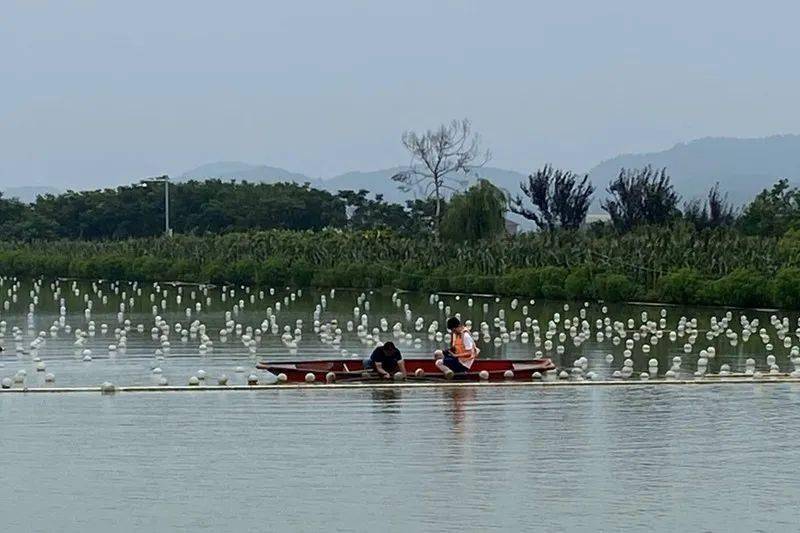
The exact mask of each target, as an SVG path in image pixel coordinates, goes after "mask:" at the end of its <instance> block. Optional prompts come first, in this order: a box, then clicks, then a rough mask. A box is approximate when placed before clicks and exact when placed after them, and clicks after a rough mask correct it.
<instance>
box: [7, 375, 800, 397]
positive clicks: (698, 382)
mask: <svg viewBox="0 0 800 533" xmlns="http://www.w3.org/2000/svg"><path fill="white" fill-rule="evenodd" d="M248 381H249V380H248ZM786 383H793V384H800V377H792V376H791V375H780V376H777V375H765V376H763V377H753V376H748V375H737V376H720V375H706V376H704V377H703V378H702V379H647V380H619V379H607V380H597V381H590V380H580V381H570V380H560V379H559V380H552V381H550V380H534V381H463V382H459V381H427V382H425V381H419V382H413V381H377V382H361V383H333V382H325V383H323V382H320V383H276V384H272V385H262V384H255V383H254V384H252V385H224V384H219V385H200V383H199V382H195V381H194V380H191V379H190V382H189V385H187V386H172V385H166V386H160V385H159V386H150V385H135V386H127V387H117V386H115V385H113V384H112V383H108V382H105V383H103V384H102V385H100V386H97V387H7V388H6V387H3V388H2V389H0V394H37V393H47V394H59V393H64V394H65V393H102V394H116V393H150V392H163V393H169V392H245V391H249V392H253V391H275V390H299V389H302V390H310V389H320V390H321V389H325V390H330V389H397V388H401V389H430V388H440V389H454V388H455V389H457V388H473V387H481V388H486V387H488V388H503V387H513V388H532V389H536V388H551V387H556V388H563V387H634V388H641V387H658V386H669V387H676V386H687V387H691V386H698V387H702V386H706V385H780V384H786Z"/></svg>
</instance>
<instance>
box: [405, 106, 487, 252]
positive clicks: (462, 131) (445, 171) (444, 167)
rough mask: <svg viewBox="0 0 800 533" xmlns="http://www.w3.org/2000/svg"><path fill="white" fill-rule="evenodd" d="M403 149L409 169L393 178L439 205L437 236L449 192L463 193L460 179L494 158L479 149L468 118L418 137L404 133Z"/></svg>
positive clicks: (462, 182) (462, 180)
mask: <svg viewBox="0 0 800 533" xmlns="http://www.w3.org/2000/svg"><path fill="white" fill-rule="evenodd" d="M402 141H403V146H405V147H406V150H408V152H409V153H410V154H411V164H410V165H409V168H408V169H407V170H404V171H403V172H399V173H397V174H395V175H394V176H392V179H393V180H394V181H396V182H398V183H399V184H400V188H401V189H402V190H403V191H405V192H412V191H413V192H416V193H422V195H423V196H424V197H425V198H431V199H433V200H434V202H435V204H436V212H435V215H434V233H435V234H436V235H437V236H438V235H439V231H440V228H441V223H442V214H443V213H442V203H443V202H444V200H445V196H446V195H447V193H448V192H450V193H455V192H458V191H459V190H463V188H464V187H465V186H466V184H467V181H466V180H465V179H460V180H459V179H458V178H457V176H458V175H459V174H460V175H462V176H464V177H466V176H467V175H469V174H470V173H471V172H472V171H473V170H474V169H475V168H479V167H482V166H483V165H485V164H486V163H487V162H488V161H489V158H490V157H491V155H490V153H489V151H488V150H486V151H482V150H481V148H480V138H479V136H478V135H477V134H475V133H473V132H472V126H471V124H470V122H469V120H467V119H463V120H453V121H452V122H450V124H442V125H441V126H439V127H438V128H437V129H435V130H428V131H426V132H425V133H422V134H418V133H416V132H413V131H407V132H405V133H403V137H402Z"/></svg>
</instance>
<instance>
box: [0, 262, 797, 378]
mask: <svg viewBox="0 0 800 533" xmlns="http://www.w3.org/2000/svg"><path fill="white" fill-rule="evenodd" d="M48 285H49V290H48ZM23 287H25V288H23ZM28 287H29V288H28ZM336 294H337V293H336V291H335V290H331V291H326V292H324V293H316V296H315V297H313V298H311V299H310V301H309V299H308V298H306V299H305V300H303V291H302V290H291V289H275V288H269V289H263V290H259V289H253V288H251V287H243V286H236V287H233V286H231V287H213V286H208V285H192V286H189V285H186V286H183V285H174V284H164V283H153V284H141V283H136V282H133V283H130V282H121V281H95V282H92V283H81V282H77V281H63V280H55V281H52V282H49V283H48V282H45V281H44V280H41V279H39V280H34V281H33V282H29V283H23V282H22V281H21V280H18V279H16V278H7V277H6V278H2V277H0V298H3V299H4V301H3V306H2V309H3V310H2V312H0V345H4V346H5V347H6V350H5V352H4V355H2V356H0V365H2V364H3V363H4V362H7V361H9V360H13V361H15V363H26V364H27V365H28V366H27V368H28V370H29V371H30V372H32V376H31V377H30V378H28V377H27V373H26V370H25V369H19V370H17V371H16V372H14V373H13V374H9V375H3V372H2V367H0V376H2V378H3V379H2V383H3V385H4V386H5V385H9V387H13V386H20V385H21V386H25V384H26V379H27V380H28V381H29V382H30V381H33V378H34V377H35V378H36V380H37V381H41V380H43V381H44V382H45V383H47V384H50V383H54V382H55V379H56V376H55V373H53V370H54V369H55V370H58V366H59V365H60V364H62V360H63V357H64V354H62V353H59V354H56V353H54V350H53V348H51V346H50V345H52V344H58V345H59V346H63V345H64V341H65V339H71V342H72V351H71V354H67V355H71V360H74V361H77V362H79V363H80V364H82V365H84V368H86V369H87V372H97V365H98V364H106V362H107V361H119V360H122V359H125V358H126V357H128V356H129V354H128V350H129V346H130V344H131V343H132V342H133V343H135V344H136V348H135V350H134V351H135V355H136V356H137V357H139V356H140V355H141V353H142V351H144V352H148V351H149V353H150V357H151V359H150V364H149V368H148V369H147V372H148V373H149V374H150V377H149V378H148V379H149V380H150V381H149V382H150V383H156V384H158V385H164V386H166V385H168V384H169V379H168V377H167V374H170V375H171V379H172V380H173V381H174V382H175V383H176V384H183V385H186V384H189V385H191V386H198V387H202V386H204V384H206V383H215V384H217V385H227V384H228V383H229V382H230V378H229V377H228V373H231V375H233V376H236V381H238V382H239V383H249V384H257V383H270V382H280V381H281V376H273V375H271V374H268V373H265V372H260V371H255V368H254V367H255V363H256V362H257V361H258V360H259V359H260V358H263V357H265V356H267V355H268V356H269V357H275V355H274V353H275V352H276V351H277V352H278V354H279V355H278V356H277V357H285V358H322V357H324V358H330V357H351V358H362V357H366V356H368V355H369V353H370V351H371V350H372V348H374V347H375V346H377V345H379V344H380V343H383V342H386V341H388V340H392V341H393V342H394V343H395V344H397V345H398V346H401V349H402V350H403V352H404V353H406V354H409V355H416V356H429V355H430V354H431V353H432V352H433V349H435V348H438V347H441V346H442V345H443V344H446V343H447V342H448V341H449V334H448V332H447V331H446V330H445V327H444V323H445V321H446V318H447V317H448V316H457V317H459V318H461V319H462V321H463V322H464V324H465V326H466V327H467V328H468V329H470V330H471V331H472V334H473V337H474V338H475V339H476V341H478V342H479V346H480V348H481V350H482V357H497V356H500V355H503V354H504V353H506V352H508V353H509V354H510V355H513V356H514V357H517V358H530V357H550V358H552V359H554V360H555V361H556V362H557V363H558V364H559V366H560V367H561V368H560V369H559V371H551V372H548V373H545V374H544V375H538V376H535V379H565V380H566V379H569V380H576V381H580V380H592V379H600V378H605V377H611V378H616V379H643V380H644V379H656V378H662V379H676V378H687V377H694V378H696V379H701V378H703V377H704V376H706V375H707V374H709V368H712V369H713V370H714V371H716V372H717V373H718V374H719V375H720V376H723V377H724V376H730V375H736V374H744V375H749V376H754V377H758V376H761V375H764V374H769V375H778V374H785V373H791V375H792V376H795V377H800V320H798V321H795V323H794V326H792V322H791V321H790V318H789V317H788V316H778V315H772V316H770V317H769V320H764V322H765V323H764V324H761V323H760V321H759V318H757V317H756V318H750V317H748V316H747V314H745V313H739V314H738V315H736V316H735V315H734V314H733V313H732V312H731V311H728V312H725V313H724V314H722V315H720V316H711V317H708V318H703V319H701V318H698V317H687V316H680V317H676V318H671V317H670V316H669V313H668V309H667V308H663V309H659V308H656V307H654V308H651V309H650V310H647V311H640V312H637V313H636V314H635V315H634V316H617V317H613V316H611V314H610V313H609V309H608V308H607V307H606V306H603V305H601V304H590V303H588V302H584V303H581V304H577V305H576V304H560V305H559V307H558V310H557V311H554V312H549V313H546V312H544V310H543V309H541V308H540V307H541V306H538V307H537V304H536V302H535V301H534V300H532V299H522V298H511V299H501V298H485V297H478V296H465V297H463V298H462V297H461V296H460V295H444V294H430V295H428V297H427V298H426V299H425V300H422V303H421V304H419V302H420V299H419V298H418V297H417V296H416V295H413V294H412V295H408V294H405V293H399V292H395V293H393V294H392V295H391V301H390V304H389V306H388V308H387V306H386V305H385V304H386V301H385V300H383V301H382V302H381V301H377V300H376V296H375V294H374V293H373V292H372V291H368V292H356V293H350V292H348V293H346V294H348V296H349V295H352V296H351V297H352V298H353V299H352V300H350V303H348V302H347V301H346V300H345V301H344V302H341V303H339V305H337V306H336V307H337V309H336V310H335V311H334V310H332V309H331V306H332V305H333V304H334V302H335V301H336V300H335V298H336ZM376 301H377V304H376ZM412 302H417V303H416V304H415V306H419V307H418V308H415V307H412ZM298 303H299V304H300V305H298ZM378 304H383V306H382V307H379V306H378ZM426 304H427V305H426ZM76 306H77V308H76ZM220 307H221V308H222V309H220ZM376 307H377V308H378V309H379V310H380V311H381V312H379V313H376V312H375V309H376ZM549 309H552V307H549ZM624 309H626V310H629V309H630V308H627V307H626V308H624ZM627 312H630V311H627ZM651 313H653V315H654V316H651ZM40 314H41V315H42V316H47V317H48V318H46V319H44V318H43V319H41V320H37V316H38V315H40ZM51 315H52V316H53V318H52V319H51V318H49V317H50V316H51ZM462 315H463V316H462ZM96 317H97V318H96ZM43 320H46V321H45V322H44V324H43V326H44V327H43V329H41V330H38V329H37V327H36V326H37V323H39V324H41V323H42V321H43ZM9 321H11V322H12V323H9ZM14 322H16V324H14ZM40 327H41V326H40ZM212 337H213V338H212ZM754 342H755V344H753V343H754ZM219 350H221V351H222V352H224V353H225V354H232V355H231V356H232V357H234V356H235V357H237V358H243V359H246V360H247V364H246V365H237V366H235V367H234V366H233V365H231V366H229V367H228V368H227V371H221V372H218V373H211V371H210V370H207V369H204V368H199V369H196V370H194V371H191V372H190V371H189V370H184V371H183V373H182V374H176V371H175V364H174V362H175V361H180V360H182V358H184V357H186V356H191V357H195V358H199V362H200V363H202V364H203V366H205V364H213V363H214V362H215V361H218V359H217V357H218V356H217V355H215V351H219ZM718 352H719V353H718ZM516 354H520V355H516ZM131 355H134V354H133V353H132V354H131ZM54 357H57V359H55V360H53V359H51V358H54ZM721 357H722V358H725V362H722V361H720V360H719V359H720V358H721ZM779 357H780V358H781V360H783V358H786V359H787V360H788V364H789V365H788V366H787V367H785V368H783V369H781V368H780V366H779V363H778V362H779ZM10 358H15V359H10ZM45 359H47V360H45ZM715 360H716V361H715ZM781 364H782V363H781ZM254 376H255V378H256V379H255V380H254V379H252V378H253V377H254ZM312 376H313V374H312ZM506 378H507V379H512V378H513V376H506ZM284 379H285V376H284Z"/></svg>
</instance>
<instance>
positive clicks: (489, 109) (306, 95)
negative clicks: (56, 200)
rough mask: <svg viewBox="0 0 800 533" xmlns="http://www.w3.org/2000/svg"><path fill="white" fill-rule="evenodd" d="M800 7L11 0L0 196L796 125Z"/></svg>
mask: <svg viewBox="0 0 800 533" xmlns="http://www.w3.org/2000/svg"><path fill="white" fill-rule="evenodd" d="M798 20H800V3H799V2H796V1H793V2H789V1H780V2H778V1H768V0H767V1H761V2H753V1H752V0H751V1H747V2H740V1H736V0H727V1H717V0H707V1H698V0H694V1H691V2H689V1H683V0H671V1H669V2H647V1H641V0H638V1H614V0H608V1H606V2H598V1H570V0H563V1H559V2H552V1H547V2H539V1H534V0H528V1H512V0H508V1H506V0H494V1H468V0H463V1H450V0H427V1H421V0H403V1H402V2H384V1H378V0H373V1H354V0H336V1H330V0H327V1H311V0H307V1H303V0H294V1H292V2H286V1H280V2H273V1H270V0H259V1H252V2H250V1H240V0H227V1H225V2H220V1H213V2H206V1H203V0H193V1H181V0H168V1H165V0H159V1H150V0H137V1H135V2H131V1H129V0H125V1H116V0H97V1H90V0H71V1H47V0H2V16H0V188H3V187H8V186H18V185H51V186H55V187H59V188H62V189H66V188H75V189H79V188H91V187H98V186H106V185H117V184H123V183H130V182H132V181H136V180H139V179H141V178H143V177H147V176H152V175H160V174H164V173H169V174H181V173H182V172H184V171H185V170H188V169H190V168H193V167H195V166H198V165H201V164H204V163H210V162H214V161H225V160H236V161H245V162H250V163H260V164H268V165H272V166H278V167H283V168H286V169H288V170H291V171H295V172H302V173H305V174H307V175H310V176H314V177H331V176H333V175H336V174H338V173H341V172H345V171H349V170H364V171H367V170H374V169H378V168H385V167H390V166H395V165H398V164H404V163H407V162H408V160H409V159H408V156H407V154H406V153H405V151H404V149H403V147H402V145H401V144H400V136H401V134H402V132H403V131H405V130H425V129H427V128H432V127H435V126H437V125H438V124H440V123H442V122H446V121H449V120H451V119H454V118H463V117H467V118H469V119H470V120H471V121H472V123H473V126H474V128H475V130H476V131H478V132H479V133H480V135H481V138H482V142H483V145H484V146H485V147H487V148H489V149H490V150H491V151H492V154H493V158H492V162H491V165H492V166H497V167H503V168H508V169H513V170H519V171H523V172H524V171H529V170H531V169H534V168H536V167H539V166H541V165H542V164H544V163H546V162H550V163H553V164H556V165H559V166H563V167H566V168H570V169H573V170H577V171H582V170H588V169H589V168H591V167H592V166H594V165H595V164H597V163H599V162H600V161H601V160H604V159H607V158H610V157H613V156H615V155H617V154H620V153H630V152H642V151H655V150H662V149H666V148H669V147H670V146H672V145H673V144H675V143H677V142H682V141H687V140H691V139H695V138H699V137H705V136H734V137H760V136H766V135H771V134H778V133H800V105H798V102H797V98H798V95H800V69H798V68H797V63H798V53H800V32H798V31H797V21H798Z"/></svg>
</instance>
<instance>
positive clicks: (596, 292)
mask: <svg viewBox="0 0 800 533" xmlns="http://www.w3.org/2000/svg"><path fill="white" fill-rule="evenodd" d="M783 247H786V242H785V241H783V240H779V239H775V238H771V237H749V236H745V235H742V234H741V233H740V232H738V231H737V230H736V229H734V228H718V229H714V230H706V231H701V232H698V231H696V230H695V229H694V228H693V227H692V226H691V225H689V224H677V225H675V226H672V227H663V228H659V227H643V228H639V229H637V230H635V231H631V232H629V233H626V234H624V235H622V236H619V235H616V234H609V235H608V236H602V235H600V236H597V235H594V234H592V233H591V232H586V231H583V232H548V233H532V234H523V235H519V236H516V237H513V238H507V239H504V240H500V241H479V242H475V243H471V244H470V245H469V246H464V245H463V244H462V243H456V242H449V241H438V240H436V239H434V238H433V236H432V235H429V236H428V237H427V238H424V237H419V236H416V237H413V236H412V237H408V236H402V235H399V234H397V233H395V232H392V231H387V230H369V231H350V230H332V229H328V230H323V231H303V232H298V231H291V230H272V231H263V232H251V233H229V234H223V235H206V236H192V235H179V236H176V237H174V238H172V239H169V238H165V237H158V238H143V239H127V240H120V241H94V242H93V241H64V240H62V241H50V242H38V241H37V242H29V243H22V244H19V243H17V244H15V243H9V242H0V272H2V273H3V274H10V275H26V276H30V275H34V276H36V275H46V276H72V277H81V278H110V279H137V280H185V281H197V282H216V283H225V282H229V283H237V284H257V285H269V286H280V285H288V284H295V285H302V286H305V285H316V286H323V287H332V286H338V287H341V286H348V287H380V286H392V287H396V288H403V289H422V290H443V291H444V290H451V291H465V292H481V293H494V292H497V293H503V294H510V295H515V296H524V297H541V298H584V299H585V298H598V299H604V300H609V301H613V300H627V299H651V300H655V299H657V300H664V301H669V302H674V303H704V302H708V303H718V304H722V305H766V304H774V305H785V306H790V307H795V306H797V305H800V270H798V269H800V256H798V254H796V253H792V254H789V255H786V254H785V253H784V252H782V248H783Z"/></svg>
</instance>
